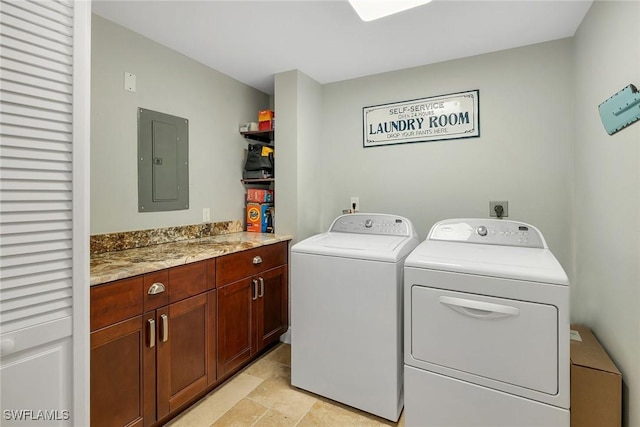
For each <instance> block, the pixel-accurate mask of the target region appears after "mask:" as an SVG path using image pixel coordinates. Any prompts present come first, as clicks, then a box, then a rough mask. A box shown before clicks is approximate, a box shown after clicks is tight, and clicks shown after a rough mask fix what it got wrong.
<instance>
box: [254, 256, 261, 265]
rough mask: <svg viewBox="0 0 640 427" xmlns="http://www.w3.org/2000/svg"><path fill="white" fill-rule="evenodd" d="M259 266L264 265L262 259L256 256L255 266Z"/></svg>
mask: <svg viewBox="0 0 640 427" xmlns="http://www.w3.org/2000/svg"><path fill="white" fill-rule="evenodd" d="M258 264H262V257H260V256H254V257H253V265H258Z"/></svg>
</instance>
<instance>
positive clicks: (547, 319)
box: [411, 286, 558, 395]
mask: <svg viewBox="0 0 640 427" xmlns="http://www.w3.org/2000/svg"><path fill="white" fill-rule="evenodd" d="M411 323H412V324H411V330H412V332H411V354H412V356H413V358H415V359H417V360H421V361H424V362H428V363H431V364H434V365H438V366H442V367H446V368H450V369H453V370H455V371H460V372H464V373H466V374H471V375H474V376H479V377H484V378H489V379H493V380H497V381H500V382H503V383H507V384H512V385H515V386H518V387H524V388H528V389H532V390H536V391H540V392H542V393H546V394H550V395H554V394H557V393H558V333H557V331H558V310H557V308H556V307H555V306H553V305H547V304H540V303H530V302H524V301H518V300H512V299H504V298H495V297H488V296H483V295H476V294H471V293H464V292H454V291H448V290H442V289H435V288H429V287H422V286H413V287H412V288H411Z"/></svg>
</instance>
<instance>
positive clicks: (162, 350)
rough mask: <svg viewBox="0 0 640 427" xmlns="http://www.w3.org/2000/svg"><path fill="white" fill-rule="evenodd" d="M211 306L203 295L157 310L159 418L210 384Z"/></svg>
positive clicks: (204, 294) (205, 295)
mask: <svg viewBox="0 0 640 427" xmlns="http://www.w3.org/2000/svg"><path fill="white" fill-rule="evenodd" d="M208 307H209V304H208V301H207V294H206V293H203V294H200V295H197V296H194V297H191V298H187V299H185V300H183V301H180V302H177V303H174V304H171V305H169V306H168V307H163V308H161V309H158V310H157V312H156V322H157V324H158V350H157V354H158V356H157V357H158V370H157V381H158V386H157V388H158V418H161V417H163V416H165V415H167V414H168V413H169V412H172V411H174V410H176V409H177V408H179V407H180V406H181V405H183V404H184V403H186V402H187V401H188V400H190V399H191V398H193V397H195V396H196V395H197V394H198V393H200V392H201V391H203V390H204V389H205V388H206V387H207V384H208V375H209V372H208V351H209V342H208V340H209V335H210V334H209V309H208Z"/></svg>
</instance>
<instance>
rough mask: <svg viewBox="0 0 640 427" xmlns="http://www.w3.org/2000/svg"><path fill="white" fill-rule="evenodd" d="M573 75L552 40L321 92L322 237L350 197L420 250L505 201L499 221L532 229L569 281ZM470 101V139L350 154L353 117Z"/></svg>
mask: <svg viewBox="0 0 640 427" xmlns="http://www.w3.org/2000/svg"><path fill="white" fill-rule="evenodd" d="M573 72H574V71H573V61H572V40H571V39H564V40H559V41H554V42H549V43H544V44H539V45H535V46H529V47H524V48H518V49H512V50H507V51H502V52H497V53H492V54H487V55H480V56H476V57H471V58H466V59H461V60H456V61H448V62H444V63H440V64H435V65H429V66H424V67H418V68H412V69H406V70H402V71H397V72H391V73H385V74H380V75H375V76H370V77H365V78H360V79H354V80H348V81H343V82H339V83H334V84H328V85H325V86H324V91H323V105H324V109H323V114H322V117H321V120H322V122H323V124H324V126H323V129H324V133H323V137H322V153H323V156H324V157H323V161H322V170H323V173H322V180H323V185H322V193H321V201H322V207H323V211H322V212H323V223H324V224H323V228H326V227H328V225H329V223H330V221H331V220H333V219H334V218H335V216H336V215H338V214H339V213H340V212H341V211H342V209H346V208H348V206H349V199H350V196H359V197H360V205H361V211H363V212H366V211H368V212H385V213H394V214H398V215H403V216H406V217H407V218H409V219H410V220H411V221H412V222H413V223H414V225H415V226H416V227H417V229H418V233H419V235H420V238H421V239H424V237H425V236H426V233H427V232H428V231H429V229H430V227H431V226H432V225H433V224H434V223H435V222H436V221H438V220H440V219H445V218H456V217H488V215H489V201H490V200H508V201H509V218H510V219H514V220H519V221H524V222H528V223H531V224H533V225H535V226H537V227H538V228H540V229H541V231H542V232H543V233H544V235H545V237H546V238H547V241H548V244H549V246H550V247H551V249H552V250H553V252H554V253H555V254H556V255H557V257H558V258H559V260H560V262H561V263H562V265H563V266H564V268H565V269H566V270H567V272H568V273H569V275H570V276H571V275H572V272H573V262H572V253H571V219H572V218H571V212H572V206H573V192H572V163H573V162H572V141H573V132H574V127H573V120H572V117H573ZM471 89H479V90H480V132H481V136H480V137H479V138H471V139H459V140H449V141H437V142H428V143H412V144H403V145H393V146H384V147H374V148H363V147H362V107H364V106H369V105H377V104H383V103H388V102H395V101H402V100H407V99H415V98H421V97H428V96H435V95H442V94H448V93H453V92H461V91H466V90H471ZM276 97H277V93H276Z"/></svg>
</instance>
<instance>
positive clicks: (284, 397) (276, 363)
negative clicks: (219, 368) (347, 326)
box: [167, 344, 404, 427]
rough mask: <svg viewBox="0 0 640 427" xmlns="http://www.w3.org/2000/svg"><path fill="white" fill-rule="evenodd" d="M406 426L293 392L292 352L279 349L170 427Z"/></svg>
mask: <svg viewBox="0 0 640 427" xmlns="http://www.w3.org/2000/svg"><path fill="white" fill-rule="evenodd" d="M210 426H211V427H214V426H215V427H219V426H220V427H222V426H234V427H243V426H247V427H248V426H256V427H268V426H274V427H288V426H299V427H311V426H330V427H333V426H345V427H348V426H400V427H403V426H404V419H403V417H401V418H400V421H399V422H398V423H392V422H390V421H388V420H385V419H382V418H378V417H376V416H373V415H370V414H367V413H365V412H362V411H359V410H357V409H354V408H351V407H349V406H345V405H341V404H339V403H337V402H333V401H330V400H328V399H325V398H323V397H320V396H316V395H314V394H311V393H308V392H306V391H302V390H299V389H297V388H295V387H292V386H291V346H290V345H288V344H279V345H278V346H276V347H275V348H274V349H273V350H271V351H270V352H269V353H267V354H265V355H264V356H262V357H261V358H260V359H258V360H257V361H255V362H254V363H252V364H251V365H249V366H248V367H246V368H245V369H244V370H243V371H241V372H240V373H238V374H237V375H236V376H234V377H233V378H232V379H231V380H229V381H227V382H226V383H225V384H223V385H222V386H221V387H219V388H217V389H216V390H214V391H213V392H211V393H209V394H208V395H207V396H205V397H204V398H202V399H201V400H200V401H199V402H197V403H196V404H194V405H193V406H192V407H191V408H190V409H188V410H187V411H185V412H183V413H182V414H181V415H180V416H178V417H177V418H175V419H174V420H172V421H171V422H170V423H169V424H167V427H210Z"/></svg>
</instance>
